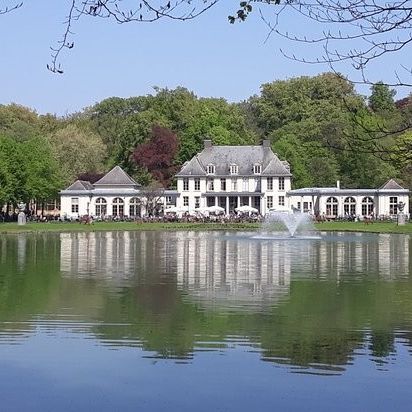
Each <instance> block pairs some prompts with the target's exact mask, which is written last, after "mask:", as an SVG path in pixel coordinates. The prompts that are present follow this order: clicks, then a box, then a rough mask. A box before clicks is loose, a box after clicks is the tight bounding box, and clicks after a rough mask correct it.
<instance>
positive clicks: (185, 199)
mask: <svg viewBox="0 0 412 412" xmlns="http://www.w3.org/2000/svg"><path fill="white" fill-rule="evenodd" d="M176 181H177V190H163V189H161V190H160V189H153V190H152V191H150V190H148V189H143V188H142V187H141V186H140V185H139V184H137V183H136V182H135V181H134V180H133V179H132V178H131V177H130V176H129V175H128V174H127V173H126V172H125V171H123V170H122V169H121V168H120V167H119V166H116V167H115V168H113V169H112V170H110V171H109V172H108V173H107V174H106V175H105V176H103V177H102V178H101V179H100V180H99V181H97V182H96V183H94V184H91V183H90V182H86V181H81V180H77V181H76V182H74V183H73V184H72V185H71V186H69V187H68V188H67V189H65V190H62V191H61V192H60V195H61V216H62V217H64V218H69V219H78V218H80V217H82V216H85V215H87V216H93V217H97V218H106V217H111V218H116V217H119V218H123V217H129V218H138V217H143V216H148V215H158V214H163V213H164V212H165V211H167V209H168V208H170V207H171V206H176V207H175V210H178V211H180V214H182V213H184V212H188V213H189V214H194V213H195V212H196V211H201V210H202V209H203V208H208V207H212V206H217V207H219V208H220V209H219V210H221V211H222V213H224V214H226V215H230V214H234V213H235V212H236V209H237V208H239V207H241V206H250V207H253V208H255V209H256V210H257V211H258V213H259V214H261V215H263V216H264V215H265V214H267V213H268V212H269V211H271V210H276V211H283V212H292V211H301V212H305V213H310V214H312V215H314V216H324V217H326V218H332V219H334V218H338V217H348V216H351V217H358V218H359V217H365V216H368V217H381V216H386V217H388V216H391V217H393V216H396V215H397V214H398V212H399V211H400V209H401V208H402V209H403V211H404V213H405V214H406V215H409V190H408V189H405V188H403V187H401V186H400V185H399V184H398V183H397V182H396V181H395V180H393V179H391V180H389V181H388V182H386V183H385V184H384V185H383V186H382V187H380V188H379V189H343V188H340V186H339V184H337V186H336V187H329V188H328V187H320V188H319V187H318V188H302V189H294V190H291V181H292V174H291V171H290V167H289V163H288V162H287V161H285V160H280V159H279V158H278V156H277V154H276V153H273V151H272V149H271V147H270V143H269V141H267V140H264V141H263V143H262V145H260V146H214V145H212V142H211V141H210V140H205V144H204V148H203V150H202V151H201V152H200V153H198V154H196V155H195V156H194V157H193V158H192V159H191V160H190V161H188V162H186V163H185V164H184V165H183V166H182V168H181V170H180V171H179V172H178V173H177V174H176Z"/></svg>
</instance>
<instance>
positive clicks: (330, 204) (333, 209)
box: [326, 197, 338, 216]
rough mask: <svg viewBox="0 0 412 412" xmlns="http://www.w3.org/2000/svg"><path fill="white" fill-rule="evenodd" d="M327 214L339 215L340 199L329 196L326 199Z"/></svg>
mask: <svg viewBox="0 0 412 412" xmlns="http://www.w3.org/2000/svg"><path fill="white" fill-rule="evenodd" d="M326 215H327V216H337V215H338V199H336V197H328V198H327V199H326Z"/></svg>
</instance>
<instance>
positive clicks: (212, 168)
mask: <svg viewBox="0 0 412 412" xmlns="http://www.w3.org/2000/svg"><path fill="white" fill-rule="evenodd" d="M206 172H207V174H208V175H214V174H215V173H216V168H215V165H214V164H212V163H209V164H208V165H207V167H206Z"/></svg>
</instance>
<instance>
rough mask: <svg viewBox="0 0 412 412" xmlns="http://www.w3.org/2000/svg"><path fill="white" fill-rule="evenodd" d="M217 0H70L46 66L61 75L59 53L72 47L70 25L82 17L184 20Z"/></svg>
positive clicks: (121, 22)
mask: <svg viewBox="0 0 412 412" xmlns="http://www.w3.org/2000/svg"><path fill="white" fill-rule="evenodd" d="M218 2H219V0H140V1H137V2H136V1H132V0H71V1H70V3H71V4H70V9H69V13H68V15H67V19H66V21H65V22H64V26H65V30H64V33H63V36H62V40H60V41H59V42H58V46H57V47H52V48H51V50H52V54H51V58H52V60H51V63H50V64H48V65H47V68H48V69H49V70H50V71H52V72H53V73H58V74H62V73H63V69H62V66H61V63H60V61H59V60H60V57H61V54H62V53H63V51H64V50H65V49H71V48H73V47H74V42H73V41H72V40H71V36H73V32H72V27H73V24H74V22H75V21H77V20H79V19H80V18H82V17H94V18H103V19H111V20H113V21H115V22H116V23H118V24H124V23H131V22H138V23H153V22H156V21H159V20H161V19H170V20H180V21H187V20H192V19H195V18H196V17H199V16H200V15H201V14H203V13H205V12H206V11H207V10H209V9H210V8H211V7H213V6H214V5H215V4H216V3H218Z"/></svg>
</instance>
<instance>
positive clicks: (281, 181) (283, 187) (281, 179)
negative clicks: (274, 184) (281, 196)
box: [279, 177, 285, 190]
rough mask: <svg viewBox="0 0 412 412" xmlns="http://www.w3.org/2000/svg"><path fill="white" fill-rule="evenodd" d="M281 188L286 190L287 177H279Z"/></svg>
mask: <svg viewBox="0 0 412 412" xmlns="http://www.w3.org/2000/svg"><path fill="white" fill-rule="evenodd" d="M279 190H285V178H284V177H279Z"/></svg>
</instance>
